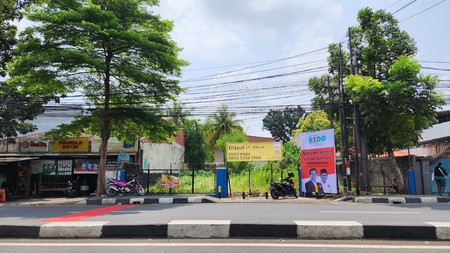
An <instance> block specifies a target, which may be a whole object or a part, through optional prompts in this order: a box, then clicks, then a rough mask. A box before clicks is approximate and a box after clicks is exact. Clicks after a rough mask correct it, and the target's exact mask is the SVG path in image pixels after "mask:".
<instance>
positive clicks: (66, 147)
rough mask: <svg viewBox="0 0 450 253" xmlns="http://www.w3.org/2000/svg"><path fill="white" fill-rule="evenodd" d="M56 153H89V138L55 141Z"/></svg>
mask: <svg viewBox="0 0 450 253" xmlns="http://www.w3.org/2000/svg"><path fill="white" fill-rule="evenodd" d="M53 151H54V152H88V151H89V138H88V137H81V138H67V139H64V140H58V141H53Z"/></svg>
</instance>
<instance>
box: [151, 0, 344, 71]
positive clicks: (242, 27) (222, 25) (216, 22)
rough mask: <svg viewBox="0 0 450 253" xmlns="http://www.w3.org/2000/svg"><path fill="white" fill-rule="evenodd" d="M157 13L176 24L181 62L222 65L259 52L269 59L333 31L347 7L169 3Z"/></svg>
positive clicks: (262, 1) (254, 1)
mask: <svg viewBox="0 0 450 253" xmlns="http://www.w3.org/2000/svg"><path fill="white" fill-rule="evenodd" d="M156 12H157V13H161V16H162V17H164V18H166V19H169V20H174V22H175V28H174V31H173V38H174V40H175V41H177V42H178V44H179V46H180V47H182V48H184V49H183V53H182V56H184V57H186V58H189V59H199V60H202V61H206V62H220V61H226V60H228V61H230V60H233V61H236V59H239V58H240V56H244V57H245V56H250V57H252V56H253V55H254V54H255V53H254V52H255V50H258V48H261V49H259V50H263V51H266V52H267V54H268V55H270V54H273V55H279V54H280V53H282V50H283V49H284V48H289V47H291V48H296V46H295V45H294V44H297V43H296V41H297V40H304V41H311V39H314V38H316V37H319V34H323V33H324V31H329V30H331V29H333V27H332V25H333V23H335V22H334V19H336V18H338V16H339V15H340V14H341V12H342V7H341V5H340V4H339V3H337V2H336V1H334V0H320V1H306V0H297V1H292V0H277V1H274V0H248V1H242V0H227V1H209V0H194V1H192V0H190V1H188V0H184V1H183V0H181V1H180V0H166V1H162V2H161V8H160V9H158V10H156ZM326 43H328V41H327V42H326ZM308 49H309V48H306V49H303V50H301V51H299V52H302V51H305V50H308ZM271 51H272V52H271ZM279 56H280V55H279ZM269 57H271V56H269ZM218 58H221V59H218Z"/></svg>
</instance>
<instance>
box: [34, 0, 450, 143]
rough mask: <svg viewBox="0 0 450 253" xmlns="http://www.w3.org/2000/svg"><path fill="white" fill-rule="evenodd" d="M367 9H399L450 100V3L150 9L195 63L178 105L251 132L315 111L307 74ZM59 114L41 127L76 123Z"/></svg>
mask: <svg viewBox="0 0 450 253" xmlns="http://www.w3.org/2000/svg"><path fill="white" fill-rule="evenodd" d="M364 7H370V8H372V9H373V10H379V9H383V10H385V11H388V12H391V13H394V16H395V17H396V18H397V19H398V20H399V22H400V23H399V26H400V29H401V30H404V31H406V32H407V33H408V34H409V35H410V36H411V37H412V38H413V39H414V40H415V42H416V46H417V48H418V53H417V55H416V59H417V60H419V63H420V64H421V65H422V66H423V67H425V68H424V69H423V70H422V72H423V73H424V74H433V75H437V76H439V78H440V79H441V82H440V83H439V85H438V87H437V90H438V91H441V92H443V93H444V95H445V97H446V99H447V102H448V103H449V102H450V72H449V71H450V50H449V48H448V41H449V40H450V38H449V37H450V35H449V33H448V31H449V29H448V27H447V26H448V24H450V15H448V13H449V11H450V1H445V0H444V1H443V0H370V1H369V0H341V1H338V0H314V1H311V0H161V1H160V6H159V7H154V8H152V9H151V10H152V11H153V12H154V13H155V14H159V15H160V16H161V17H162V18H163V19H167V20H171V21H172V22H173V24H174V29H173V31H172V33H171V36H172V39H173V40H174V41H175V42H176V43H177V45H178V47H180V48H182V51H181V52H180V58H181V59H183V60H186V61H187V62H189V66H186V67H184V68H183V73H182V77H181V79H180V86H182V87H184V88H186V91H185V92H184V93H183V94H182V95H181V96H180V97H179V102H180V103H182V105H183V107H184V109H186V110H188V111H190V112H191V114H192V116H191V117H193V118H200V119H204V118H205V117H206V116H208V115H211V114H212V113H214V112H215V111H216V110H217V108H218V107H219V106H220V105H222V104H225V105H227V106H228V109H229V111H230V112H235V113H236V119H237V120H240V123H241V125H242V126H243V127H244V131H245V132H246V133H247V134H248V135H253V136H265V137H269V136H270V133H269V132H268V131H266V130H263V129H262V119H263V118H264V116H265V115H266V114H267V113H268V112H269V110H270V109H272V110H282V109H284V108H285V107H294V106H297V105H300V106H302V107H303V108H304V109H306V110H310V109H311V108H310V99H311V98H312V97H313V94H312V93H311V92H310V91H309V90H308V87H307V82H308V79H309V78H311V77H313V76H321V75H322V74H325V73H326V71H327V61H326V59H327V57H328V55H327V47H328V44H330V43H339V42H344V44H343V47H344V49H345V47H346V44H345V41H346V37H345V34H346V32H347V30H348V28H349V27H350V26H356V25H357V20H356V17H357V12H358V10H360V9H362V8H364ZM74 102H75V101H74V98H68V99H66V100H63V101H62V103H63V104H64V103H67V104H70V103H74ZM443 109H445V110H448V109H450V107H449V106H448V105H446V106H444V108H443ZM57 116H58V117H55V116H52V117H40V118H39V119H38V120H37V121H35V123H36V124H37V125H38V127H39V131H46V130H48V129H49V128H50V127H52V125H54V123H55V122H58V123H60V122H64V121H69V120H70V117H66V116H64V115H63V117H59V116H61V115H57Z"/></svg>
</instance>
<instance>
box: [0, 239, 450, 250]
mask: <svg viewBox="0 0 450 253" xmlns="http://www.w3.org/2000/svg"><path fill="white" fill-rule="evenodd" d="M0 248H1V249H2V252H8V253H16V252H17V253H19V252H20V253H31V252H33V253H52V252H65V253H79V252H84V253H98V252H99V251H100V250H101V251H103V252H136V253H141V252H142V253H144V252H154V253H162V252H167V253H169V252H170V253H180V252H186V253H205V252H214V253H221V252H239V253H240V252H242V253H244V252H245V253H269V252H270V253H274V252H287V253H289V252H304V253H328V252H336V253H343V252H350V253H374V252H385V253H406V252H408V253H416V252H417V253H418V252H449V251H450V243H448V242H428V241H414V242H411V241H394V240H389V241H380V240H377V241H370V240H369V241H366V240H351V241H345V240H340V241H335V240H328V241H324V240H320V241H315V240H308V241H303V240H254V239H245V240H211V239H210V240H132V239H115V240H0Z"/></svg>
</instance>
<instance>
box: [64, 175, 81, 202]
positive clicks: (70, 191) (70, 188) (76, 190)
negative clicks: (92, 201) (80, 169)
mask: <svg viewBox="0 0 450 253" xmlns="http://www.w3.org/2000/svg"><path fill="white" fill-rule="evenodd" d="M80 195H81V189H80V177H76V178H75V179H74V180H69V181H67V188H66V197H68V198H75V197H77V196H80Z"/></svg>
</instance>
